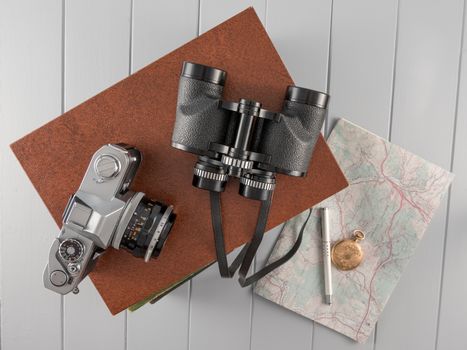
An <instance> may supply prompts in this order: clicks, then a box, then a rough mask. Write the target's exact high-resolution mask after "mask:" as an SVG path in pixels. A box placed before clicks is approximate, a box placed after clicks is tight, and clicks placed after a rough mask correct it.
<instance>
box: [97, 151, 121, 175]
mask: <svg viewBox="0 0 467 350" xmlns="http://www.w3.org/2000/svg"><path fill="white" fill-rule="evenodd" d="M94 170H95V171H96V174H97V176H99V177H100V178H103V179H111V178H112V177H115V176H117V175H118V173H119V172H120V162H119V161H118V159H116V158H115V157H112V156H110V155H107V154H104V155H102V156H100V157H99V158H97V159H96V161H95V162H94Z"/></svg>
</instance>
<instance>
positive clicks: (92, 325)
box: [64, 0, 131, 350]
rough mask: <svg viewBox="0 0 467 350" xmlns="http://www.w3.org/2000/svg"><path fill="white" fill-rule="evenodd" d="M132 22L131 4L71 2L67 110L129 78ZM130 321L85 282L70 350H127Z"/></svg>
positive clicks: (69, 317)
mask: <svg viewBox="0 0 467 350" xmlns="http://www.w3.org/2000/svg"><path fill="white" fill-rule="evenodd" d="M109 14H111V15H109ZM130 19H131V1H130V0H118V1H115V0H103V1H98V2H96V1H92V0H84V1H69V2H66V4H65V109H66V110H68V109H70V108H72V107H73V106H75V105H77V104H79V103H81V102H83V101H84V100H86V99H87V98H89V97H91V96H93V95H95V94H96V93H98V92H100V91H101V90H103V89H105V88H107V87H108V86H110V85H112V84H114V83H116V82H117V81H119V80H121V79H123V78H124V77H125V76H127V75H128V71H129V64H130V62H129V49H130ZM125 318H126V314H125V313H121V314H119V315H117V316H112V315H111V314H110V312H109V310H108V309H107V307H106V306H105V304H104V303H103V302H102V299H101V297H100V296H99V294H98V293H97V291H96V289H95V288H94V286H93V285H92V283H91V282H90V280H89V278H88V279H86V280H85V281H83V282H82V283H81V284H80V293H79V294H78V295H67V296H65V303H64V346H65V349H67V350H73V349H85V348H108V349H110V348H112V349H124V348H125V333H126V329H125ZM103 325H105V326H103ZM96 330H99V331H96Z"/></svg>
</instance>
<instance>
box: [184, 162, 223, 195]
mask: <svg viewBox="0 0 467 350" xmlns="http://www.w3.org/2000/svg"><path fill="white" fill-rule="evenodd" d="M228 179H229V175H228V173H227V171H226V169H225V167H224V166H223V164H222V163H221V162H219V161H216V160H214V159H211V158H209V157H206V156H201V157H199V159H198V162H197V163H196V165H195V167H194V169H193V183H192V184H193V186H195V187H198V188H201V189H203V190H209V191H214V192H224V190H225V185H226V183H227V180H228Z"/></svg>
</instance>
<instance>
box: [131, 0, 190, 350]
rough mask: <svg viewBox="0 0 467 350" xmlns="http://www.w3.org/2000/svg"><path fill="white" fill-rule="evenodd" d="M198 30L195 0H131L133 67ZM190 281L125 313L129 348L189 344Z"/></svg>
mask: <svg viewBox="0 0 467 350" xmlns="http://www.w3.org/2000/svg"><path fill="white" fill-rule="evenodd" d="M155 18H156V19H157V20H154V19H155ZM197 33H198V1H194V0H190V1H183V2H177V1H175V2H170V3H167V2H166V1H162V0H158V1H153V0H134V5H133V31H132V34H133V38H132V42H133V45H132V46H133V50H132V70H133V71H136V70H138V69H140V68H142V67H144V66H145V65H147V64H148V63H150V62H152V61H154V60H157V59H158V58H160V57H162V56H163V55H165V54H166V53H168V52H170V51H172V50H173V49H175V48H177V47H178V46H180V45H182V44H183V43H184V42H186V41H189V40H191V39H192V38H194V37H196V35H197ZM169 239H170V238H169ZM153 278H157V276H154V277H153ZM190 284H191V282H186V283H185V284H183V285H182V286H180V287H178V288H177V289H176V290H175V291H173V292H171V293H170V294H168V295H167V296H165V297H163V298H162V299H161V300H159V301H158V302H157V303H155V304H154V305H146V306H144V307H143V308H141V309H139V310H137V311H136V312H129V313H128V320H127V322H128V323H127V334H128V335H127V349H128V350H132V349H143V348H146V347H147V346H148V344H154V345H155V346H156V345H157V344H163V347H164V349H167V350H170V349H174V350H175V349H177V350H178V349H184V348H187V347H188V330H189V323H188V317H189V305H190Z"/></svg>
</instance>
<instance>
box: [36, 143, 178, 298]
mask: <svg viewBox="0 0 467 350" xmlns="http://www.w3.org/2000/svg"><path fill="white" fill-rule="evenodd" d="M140 162H141V153H140V152H139V151H138V150H137V149H136V148H134V147H131V146H128V145H124V144H108V145H105V146H103V147H101V148H100V149H99V150H98V151H97V152H96V153H95V154H94V156H93V157H92V160H91V163H90V164H89V167H88V169H87V171H86V174H85V175H84V178H83V181H82V182H81V185H80V187H79V189H78V191H77V192H76V193H75V194H74V195H73V196H72V197H71V198H70V200H69V201H68V205H67V206H66V208H65V211H64V213H63V227H62V229H61V231H60V234H59V236H58V237H57V238H56V239H55V241H54V242H53V244H52V247H51V249H50V253H49V262H48V264H47V266H46V268H45V271H44V285H45V287H46V288H48V289H51V290H53V291H55V292H57V293H60V294H67V293H69V292H70V291H73V292H74V293H77V292H78V291H79V290H78V287H77V286H78V284H79V283H80V282H81V280H82V279H83V278H84V277H86V275H87V274H88V273H89V272H90V271H91V270H92V268H93V267H94V265H95V263H96V262H97V259H98V257H99V256H100V255H101V254H102V253H103V252H104V251H105V250H106V249H107V248H108V247H109V246H112V247H113V248H115V249H119V248H124V249H125V250H127V251H129V252H131V253H132V254H133V255H134V256H136V257H141V258H144V261H146V262H148V261H149V260H150V259H151V257H153V258H156V257H157V256H158V255H159V253H160V251H161V250H162V247H163V246H164V243H165V241H166V239H167V237H168V235H169V232H170V230H171V228H172V225H173V224H174V220H175V214H174V212H173V207H172V206H171V205H166V204H163V203H160V202H156V201H153V200H151V199H149V198H148V197H146V196H145V194H144V193H142V192H133V191H131V190H130V189H129V187H130V185H131V182H132V181H133V179H134V177H135V174H136V171H137V169H138V167H139V165H140Z"/></svg>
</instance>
